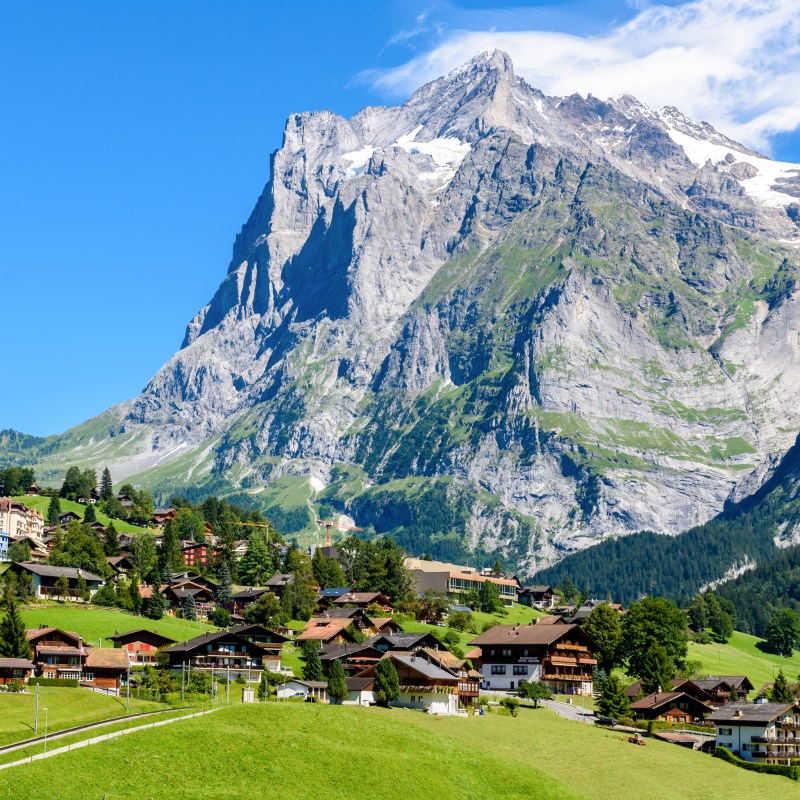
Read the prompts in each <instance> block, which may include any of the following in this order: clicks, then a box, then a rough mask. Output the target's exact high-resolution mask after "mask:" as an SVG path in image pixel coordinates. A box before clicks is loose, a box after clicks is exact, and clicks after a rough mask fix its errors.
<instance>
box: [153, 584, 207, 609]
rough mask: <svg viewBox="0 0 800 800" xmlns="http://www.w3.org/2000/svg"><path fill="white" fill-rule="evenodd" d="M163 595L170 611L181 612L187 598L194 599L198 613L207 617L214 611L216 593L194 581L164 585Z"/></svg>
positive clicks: (162, 588)
mask: <svg viewBox="0 0 800 800" xmlns="http://www.w3.org/2000/svg"><path fill="white" fill-rule="evenodd" d="M161 594H163V595H164V600H165V601H166V604H167V609H168V610H169V611H180V610H181V608H182V607H183V603H184V601H185V600H186V598H187V597H190V596H191V597H193V598H194V603H195V607H196V608H197V613H198V614H202V615H206V614H208V613H209V612H210V611H213V609H214V605H215V603H214V593H213V592H212V591H211V590H210V589H207V588H206V587H205V586H199V585H198V584H196V583H194V582H193V581H184V582H183V583H176V584H173V585H167V584H164V585H163V586H162V587H161Z"/></svg>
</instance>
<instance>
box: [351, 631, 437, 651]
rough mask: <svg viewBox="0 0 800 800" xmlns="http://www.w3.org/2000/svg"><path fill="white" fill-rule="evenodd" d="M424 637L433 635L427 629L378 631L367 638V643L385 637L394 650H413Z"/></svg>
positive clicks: (375, 641)
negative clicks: (409, 631) (410, 631)
mask: <svg viewBox="0 0 800 800" xmlns="http://www.w3.org/2000/svg"><path fill="white" fill-rule="evenodd" d="M425 638H435V637H433V634H431V633H428V632H427V631H422V632H420V633H406V632H405V631H401V632H400V633H379V634H378V635H377V636H373V637H372V638H371V639H368V640H367V644H373V643H377V641H378V640H379V639H385V640H386V641H388V642H389V644H391V645H392V647H393V648H394V649H395V650H413V649H414V647H415V646H416V645H418V644H419V643H420V642H422V641H424V640H425Z"/></svg>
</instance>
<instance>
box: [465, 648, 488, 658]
mask: <svg viewBox="0 0 800 800" xmlns="http://www.w3.org/2000/svg"><path fill="white" fill-rule="evenodd" d="M482 655H483V651H482V650H481V649H480V647H473V648H472V650H467V652H466V653H464V658H468V659H469V660H470V661H473V660H474V659H476V658H480V657H481V656H482Z"/></svg>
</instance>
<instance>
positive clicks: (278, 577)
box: [264, 572, 294, 586]
mask: <svg viewBox="0 0 800 800" xmlns="http://www.w3.org/2000/svg"><path fill="white" fill-rule="evenodd" d="M290 583H294V575H292V574H291V573H290V572H276V573H275V574H274V575H273V576H272V577H271V578H267V580H265V581H264V586H286V585H287V584H290Z"/></svg>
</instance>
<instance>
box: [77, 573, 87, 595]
mask: <svg viewBox="0 0 800 800" xmlns="http://www.w3.org/2000/svg"><path fill="white" fill-rule="evenodd" d="M75 595H76V596H77V598H78V600H88V599H89V586H88V585H87V583H86V578H84V577H83V575H82V574H81V575H78V580H77V581H76V582H75Z"/></svg>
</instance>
